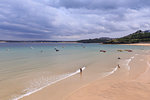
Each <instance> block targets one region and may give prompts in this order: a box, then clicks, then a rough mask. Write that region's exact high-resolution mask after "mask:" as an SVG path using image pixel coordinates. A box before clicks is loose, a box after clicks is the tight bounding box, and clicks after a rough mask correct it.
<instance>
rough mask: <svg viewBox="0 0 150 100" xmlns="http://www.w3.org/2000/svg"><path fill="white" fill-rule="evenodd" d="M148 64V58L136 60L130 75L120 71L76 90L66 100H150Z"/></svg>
mask: <svg viewBox="0 0 150 100" xmlns="http://www.w3.org/2000/svg"><path fill="white" fill-rule="evenodd" d="M135 62H137V64H135ZM147 63H149V59H148V57H147V58H145V59H143V60H140V59H139V58H136V59H134V61H133V62H132V63H131V64H130V65H131V66H132V67H131V71H130V72H129V73H124V74H122V71H121V70H123V69H119V70H118V71H117V72H116V73H115V74H113V75H111V76H109V77H107V78H104V79H101V80H97V81H95V82H93V83H91V84H89V85H88V86H85V87H83V88H80V89H78V90H76V91H75V92H74V93H72V94H70V95H69V96H68V97H67V98H66V99H65V100H150V96H149V95H150V84H149V83H150V77H149V76H150V68H149V67H150V66H149V64H147ZM137 66H139V69H137V68H138V67H137ZM141 66H142V68H141ZM135 69H136V70H135ZM117 74H119V75H117Z"/></svg>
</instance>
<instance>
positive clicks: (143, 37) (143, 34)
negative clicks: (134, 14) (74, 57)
mask: <svg viewBox="0 0 150 100" xmlns="http://www.w3.org/2000/svg"><path fill="white" fill-rule="evenodd" d="M77 42H80V43H104V44H128V43H140V42H150V30H147V31H142V30H138V31H136V32H135V33H132V34H130V35H127V36H124V37H121V38H115V39H112V38H108V37H103V38H96V39H86V40H80V41H77Z"/></svg>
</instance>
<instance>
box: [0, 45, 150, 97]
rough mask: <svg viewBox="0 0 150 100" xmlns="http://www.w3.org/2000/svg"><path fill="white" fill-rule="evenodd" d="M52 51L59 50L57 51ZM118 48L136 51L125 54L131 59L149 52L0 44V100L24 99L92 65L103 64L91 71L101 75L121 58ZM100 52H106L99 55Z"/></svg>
mask: <svg viewBox="0 0 150 100" xmlns="http://www.w3.org/2000/svg"><path fill="white" fill-rule="evenodd" d="M54 48H57V49H58V50H60V51H59V52H56V51H55V49H54ZM118 49H132V50H134V51H135V52H133V53H128V54H126V55H127V56H132V55H134V54H135V53H137V52H139V51H140V52H142V51H143V50H149V49H150V47H147V46H128V45H102V44H81V43H70V44H69V43H1V44H0V100H9V99H14V98H19V97H20V96H22V97H23V96H26V95H27V94H30V93H32V92H34V91H36V90H38V89H41V88H42V87H45V86H47V85H50V84H52V83H55V82H58V80H61V79H65V78H68V77H69V76H71V75H75V74H77V73H79V72H78V69H79V68H82V67H85V71H87V70H88V67H91V66H90V65H92V64H93V63H95V62H100V63H101V64H102V65H106V66H100V67H99V66H98V68H97V67H95V68H97V69H98V70H96V71H93V72H94V74H97V75H100V74H99V73H103V72H104V71H106V70H109V69H111V68H114V66H115V64H116V62H117V59H116V58H117V57H118V56H120V55H124V54H121V53H118V52H117V50H118ZM99 50H106V51H107V52H106V53H100V52H99ZM118 54H119V55H118ZM114 58H115V59H114ZM108 62H109V63H108ZM95 72H96V73H95ZM90 73H92V70H91V72H90ZM92 74H93V73H92Z"/></svg>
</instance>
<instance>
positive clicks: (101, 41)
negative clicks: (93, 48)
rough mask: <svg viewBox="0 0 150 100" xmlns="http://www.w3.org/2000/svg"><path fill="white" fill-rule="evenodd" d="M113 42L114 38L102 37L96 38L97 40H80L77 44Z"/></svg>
mask: <svg viewBox="0 0 150 100" xmlns="http://www.w3.org/2000/svg"><path fill="white" fill-rule="evenodd" d="M110 40H112V38H109V37H101V38H95V39H85V40H79V41H77V42H80V43H104V42H107V41H110Z"/></svg>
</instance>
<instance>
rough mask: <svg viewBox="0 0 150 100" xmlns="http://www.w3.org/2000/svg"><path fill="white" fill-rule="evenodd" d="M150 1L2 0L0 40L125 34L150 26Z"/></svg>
mask: <svg viewBox="0 0 150 100" xmlns="http://www.w3.org/2000/svg"><path fill="white" fill-rule="evenodd" d="M149 4H150V1H149V0H117V1H116V0H1V1H0V36H3V37H4V38H2V37H1V38H0V39H7V38H8V39H40V38H41V39H54V40H55V39H56V40H59V39H60V40H61V39H65V38H66V39H69V38H70V40H71V39H75V40H76V39H82V38H87V36H89V37H97V36H99V37H101V36H109V35H110V36H113V37H116V34H117V35H118V36H122V35H126V34H129V32H134V31H136V30H137V29H149V28H150V23H149V22H148V20H149V19H150V7H149ZM118 33H120V34H121V35H119V34H118ZM96 34H97V35H96ZM113 34H114V35H113Z"/></svg>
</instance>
